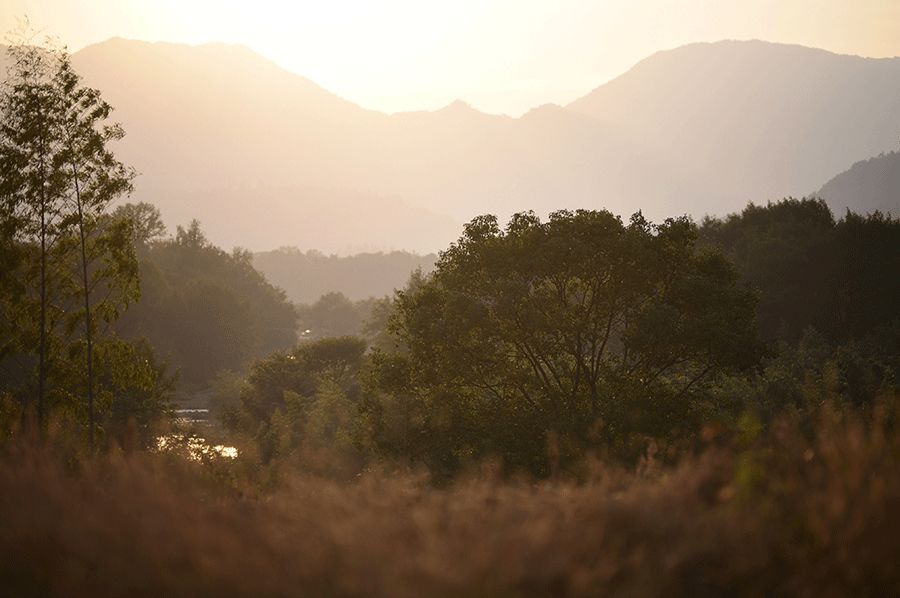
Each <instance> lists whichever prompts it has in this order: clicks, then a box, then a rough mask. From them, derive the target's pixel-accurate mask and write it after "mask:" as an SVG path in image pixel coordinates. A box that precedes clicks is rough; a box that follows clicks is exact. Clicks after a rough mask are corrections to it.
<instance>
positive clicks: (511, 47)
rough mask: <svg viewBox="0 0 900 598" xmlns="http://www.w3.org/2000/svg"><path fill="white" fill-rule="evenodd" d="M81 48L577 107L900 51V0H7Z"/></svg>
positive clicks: (400, 97) (373, 93)
mask: <svg viewBox="0 0 900 598" xmlns="http://www.w3.org/2000/svg"><path fill="white" fill-rule="evenodd" d="M0 5H2V8H0V29H2V30H3V31H10V30H11V29H13V28H14V27H15V24H16V20H17V18H18V17H21V16H22V15H26V14H27V15H28V17H29V18H30V20H31V22H32V25H33V26H34V27H36V28H38V29H41V30H44V31H46V32H47V33H52V34H54V35H56V36H58V37H60V38H61V40H62V41H63V42H64V43H66V44H68V46H69V48H70V49H72V50H78V49H80V48H82V47H84V46H86V45H89V44H92V43H95V42H99V41H103V40H105V39H108V38H110V37H113V36H119V37H125V38H132V39H142V40H148V41H172V42H184V43H190V44H197V43H204V42H211V41H219V42H230V43H241V44H245V45H247V46H249V47H251V48H253V49H254V50H256V51H258V52H260V53H261V54H263V55H265V56H267V57H268V58H270V59H272V60H274V61H275V62H277V63H278V64H280V65H281V66H283V67H285V68H287V69H289V70H291V71H294V72H296V73H299V74H301V75H304V76H306V77H309V78H310V79H312V80H313V81H315V82H316V83H318V84H320V85H322V86H323V87H325V88H326V89H329V90H330V91H333V92H335V93H337V94H339V95H341V96H343V97H345V98H347V99H349V100H352V101H354V102H356V103H358V104H361V105H363V106H365V107H367V108H373V109H377V110H383V111H386V112H396V111H402V110H416V109H435V108H439V107H441V106H443V105H446V104H448V103H449V102H451V101H452V100H454V99H457V98H460V99H463V100H465V101H467V102H469V103H470V104H472V105H474V106H475V107H477V108H479V109H482V110H485V111H487V112H496V113H508V114H513V115H518V114H520V113H522V112H524V111H526V110H527V109H529V108H531V107H534V106H537V105H540V104H543V103H547V102H555V103H567V102H569V101H571V100H573V99H575V98H577V97H579V96H581V95H583V94H585V93H587V92H588V91H590V90H591V89H593V88H594V87H596V86H598V85H600V84H601V83H603V82H605V81H607V80H609V79H610V78H612V77H615V76H616V75H618V74H620V73H622V72H623V71H625V70H627V69H628V68H629V67H630V66H632V65H633V64H634V63H635V62H637V61H638V60H640V59H642V58H644V57H646V56H648V55H649V54H652V53H653V52H655V51H657V50H663V49H668V48H673V47H677V46H680V45H683V44H686V43H690V42H695V41H715V40H719V39H763V40H768V41H776V42H786V43H796V44H802V45H806V46H814V47H820V48H825V49H827V50H832V51H835V52H840V53H847V54H859V55H862V56H873V57H885V56H897V55H900V0H593V1H591V0H445V1H442V2H436V1H431V0H381V1H379V0H313V1H308V0H0Z"/></svg>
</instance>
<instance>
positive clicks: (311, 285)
mask: <svg viewBox="0 0 900 598" xmlns="http://www.w3.org/2000/svg"><path fill="white" fill-rule="evenodd" d="M436 260H437V256H436V255H434V254H429V255H416V254H413V253H407V252H405V251H392V252H390V253H359V254H357V255H351V256H344V257H338V256H336V255H325V254H324V253H322V252H319V251H306V252H302V251H300V250H298V249H295V248H292V247H282V248H280V249H276V250H274V251H263V252H260V253H257V254H254V256H253V265H254V266H255V267H256V269H257V270H259V271H260V272H262V273H263V274H264V275H265V277H266V279H267V280H268V281H269V282H271V283H272V284H274V285H276V286H278V287H280V288H282V289H284V291H285V292H286V293H287V296H288V299H290V300H291V301H293V302H295V303H314V302H315V301H316V300H318V299H319V297H321V296H322V295H324V294H325V293H329V292H339V293H343V294H344V295H345V296H346V297H348V298H349V299H351V300H353V301H360V300H362V299H368V298H370V297H384V296H386V295H392V294H393V292H394V290H395V289H402V288H404V287H405V286H406V284H407V282H409V277H410V275H411V274H412V273H413V271H415V270H417V269H421V270H422V271H423V272H430V271H431V270H432V269H433V268H434V263H435V261H436Z"/></svg>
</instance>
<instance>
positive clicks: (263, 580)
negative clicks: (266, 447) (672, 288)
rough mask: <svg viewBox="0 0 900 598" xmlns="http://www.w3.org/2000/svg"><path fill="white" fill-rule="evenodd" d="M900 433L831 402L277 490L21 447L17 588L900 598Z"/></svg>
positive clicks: (5, 466)
mask: <svg viewBox="0 0 900 598" xmlns="http://www.w3.org/2000/svg"><path fill="white" fill-rule="evenodd" d="M890 430H891V428H890V427H889V426H886V425H884V424H883V423H880V422H879V423H871V422H870V423H864V422H862V421H859V420H855V419H848V418H846V417H845V416H842V415H840V414H837V413H834V412H827V413H826V414H824V415H823V417H822V418H820V422H819V424H818V426H817V427H816V428H815V429H814V430H813V431H807V432H806V433H804V432H803V431H802V426H801V425H799V424H798V423H797V422H795V421H792V420H784V421H782V422H780V423H779V424H777V425H776V426H773V428H772V430H771V432H770V433H768V434H766V435H764V436H762V437H760V438H757V439H755V440H753V439H751V440H747V439H743V440H741V441H734V442H732V441H723V442H722V443H721V444H722V445H723V446H718V447H711V448H710V449H709V450H708V451H707V452H705V453H704V454H702V455H701V456H699V457H696V458H693V459H691V460H688V461H685V462H683V463H682V464H681V465H679V466H678V467H676V468H674V469H669V470H666V469H660V468H656V467H654V466H653V464H652V463H649V464H645V467H643V468H642V470H641V471H640V472H625V471H620V470H613V469H608V468H604V467H601V466H596V465H595V466H593V467H592V468H591V469H590V471H589V473H588V474H587V476H586V478H585V479H582V480H580V481H578V482H575V481H566V480H562V479H558V480H552V481H549V482H539V483H536V482H531V481H528V480H509V479H501V478H499V477H498V476H496V475H495V474H494V473H493V471H494V470H492V469H491V468H490V467H485V469H484V470H483V471H481V472H479V473H473V474H472V475H469V476H467V477H465V478H463V479H460V480H458V481H457V482H456V483H454V484H452V485H450V486H448V487H441V488H436V487H434V486H432V485H430V484H429V483H428V480H427V479H426V478H425V477H424V476H416V475H412V474H402V475H401V474H387V473H383V472H382V473H378V472H370V473H366V474H363V475H362V476H360V478H359V479H358V480H356V481H353V482H345V481H335V480H333V479H332V480H328V479H323V478H319V477H310V476H304V475H300V474H294V475H287V476H282V481H281V482H280V483H279V485H278V487H277V488H276V489H274V490H270V491H264V492H261V491H259V490H258V489H257V487H256V486H252V485H247V486H245V485H243V484H242V483H238V482H235V481H234V480H236V479H240V478H241V476H240V475H238V474H234V475H231V476H230V477H229V476H222V475H219V474H221V472H222V471H226V472H227V471H228V470H227V468H228V467H238V466H237V465H233V466H230V465H221V464H220V465H213V466H212V467H213V469H212V470H211V469H210V466H209V465H204V464H198V463H191V462H188V461H186V460H182V459H176V458H173V457H171V456H169V457H167V456H164V455H147V454H139V453H135V454H133V455H131V456H124V455H122V454H118V455H110V456H107V457H104V458H102V459H95V460H91V461H85V460H82V461H79V462H77V463H75V464H73V463H72V462H69V463H68V464H67V463H66V462H65V461H64V460H61V459H60V458H59V457H58V456H57V455H55V454H51V453H50V452H48V451H46V450H43V451H42V450H34V449H28V448H22V447H21V446H19V447H8V448H7V450H6V452H5V454H4V456H3V459H2V465H0V490H2V492H0V583H2V585H0V593H2V594H3V595H8V596H29V595H51V596H105V595H120V596H197V595H215V596H243V595H270V596H391V597H406V596H409V597H412V596H594V595H623V596H705V595H729V596H733V595H738V596H740V595H748V596H759V595H800V596H838V595H878V596H887V595H898V594H900V568H898V567H897V563H898V562H900V476H898V473H900V468H898V465H900V440H898V436H897V434H894V433H892V432H890ZM221 467H224V468H226V469H225V470H222V469H216V468H221ZM211 471H213V472H218V473H216V475H212V474H211ZM232 473H233V472H232Z"/></svg>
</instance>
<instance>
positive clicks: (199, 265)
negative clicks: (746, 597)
mask: <svg viewBox="0 0 900 598" xmlns="http://www.w3.org/2000/svg"><path fill="white" fill-rule="evenodd" d="M114 216H115V217H118V218H121V219H125V220H128V221H130V222H133V223H135V226H136V228H137V230H138V231H140V234H137V235H136V236H135V245H136V253H137V261H138V267H139V272H140V280H141V300H140V302H139V303H137V304H136V305H134V306H133V307H132V308H131V309H129V310H128V311H127V312H126V313H125V314H123V316H122V317H121V318H120V319H119V320H118V322H116V325H115V330H116V332H118V334H119V335H120V336H122V337H123V338H126V339H140V338H143V339H147V340H148V341H149V343H150V344H151V345H152V346H153V347H154V349H155V350H156V352H157V355H159V357H160V359H162V360H164V361H165V362H167V363H168V364H170V366H171V368H172V369H173V373H174V374H176V375H177V380H178V382H179V385H180V387H181V388H182V389H185V390H191V389H198V388H201V387H204V386H206V385H207V384H208V383H209V381H210V380H212V379H213V378H215V376H216V375H217V374H219V373H220V372H222V371H233V372H242V371H244V370H245V369H246V368H247V367H248V366H249V364H250V362H251V361H252V360H254V359H259V358H261V357H264V356H266V355H269V354H271V353H272V352H273V351H276V350H283V349H288V348H290V347H292V346H293V345H295V344H296V342H297V313H296V311H295V309H294V306H293V305H292V304H291V303H290V302H289V301H288V300H287V299H286V297H285V294H284V292H283V291H282V290H280V289H278V288H276V287H274V286H272V285H271V284H269V283H268V282H267V281H266V279H265V278H264V277H263V276H262V274H260V273H259V272H258V271H257V270H255V269H254V267H253V265H252V257H251V254H250V252H248V251H242V250H239V249H235V250H234V251H232V252H231V253H228V252H226V251H223V250H222V249H219V248H218V247H215V246H213V245H212V244H211V243H209V241H208V240H207V239H206V237H205V236H204V235H203V232H202V230H201V229H200V224H199V223H198V222H197V221H196V220H195V221H193V222H192V223H191V224H190V225H189V226H188V227H187V228H182V227H180V226H179V227H178V228H177V230H176V234H175V235H174V236H173V237H167V236H166V235H165V228H164V227H163V225H162V221H161V218H160V215H159V212H158V210H157V209H156V208H155V207H153V206H151V205H148V204H136V205H135V204H128V205H125V206H122V207H120V208H118V209H117V210H116V211H115V213H114Z"/></svg>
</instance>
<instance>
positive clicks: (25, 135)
mask: <svg viewBox="0 0 900 598" xmlns="http://www.w3.org/2000/svg"><path fill="white" fill-rule="evenodd" d="M7 52H8V55H9V58H10V62H11V67H10V70H9V73H8V76H7V79H6V81H5V82H4V85H3V94H2V96H0V113H2V126H0V199H2V201H3V206H2V219H3V232H4V235H5V238H4V250H5V251H4V253H5V255H6V256H7V257H6V258H5V259H7V260H10V261H11V262H14V264H13V263H9V264H8V265H9V266H13V265H15V266H18V269H16V270H9V271H8V273H9V274H10V275H9V276H5V277H4V290H5V293H4V294H7V296H8V294H9V293H13V294H15V295H16V300H15V301H13V302H12V303H7V307H8V308H12V307H14V306H15V307H16V308H17V309H15V310H12V309H9V310H8V311H7V312H6V315H7V318H8V319H9V321H10V326H11V328H13V329H15V330H16V331H17V333H14V334H13V336H12V337H10V338H9V339H8V340H7V350H8V351H9V350H14V351H18V352H21V351H24V350H26V347H27V345H28V344H30V339H28V338H27V336H28V334H27V332H28V330H29V329H31V326H30V324H32V322H34V320H36V326H35V327H36V335H35V336H37V339H36V344H37V346H38V350H37V353H38V366H37V368H38V374H37V378H38V380H37V389H36V397H35V401H34V403H35V407H36V410H37V415H38V421H39V422H43V419H44V407H45V405H44V403H45V397H46V392H47V376H48V371H49V368H50V360H51V353H53V350H52V348H51V344H52V338H51V335H52V332H53V330H54V329H55V327H56V325H57V324H58V323H59V321H60V318H59V311H60V310H59V309H58V308H57V309H56V310H54V305H53V301H52V300H53V296H54V295H55V291H56V285H54V284H53V283H54V279H53V277H52V276H51V271H52V270H55V269H56V266H57V264H56V263H55V261H56V258H58V257H59V252H58V251H55V250H56V249H58V248H57V247H56V241H57V240H58V239H59V238H60V236H61V235H62V230H61V229H62V223H61V220H62V217H63V213H64V200H65V190H66V188H67V186H68V181H67V177H66V176H65V174H64V173H63V171H62V170H61V169H60V167H59V166H60V150H61V146H62V139H61V137H60V130H59V128H58V127H57V126H56V124H57V122H58V115H59V98H58V95H57V89H56V88H55V86H54V81H53V74H54V67H55V65H54V62H55V58H56V55H55V54H53V53H52V52H49V51H47V50H45V49H44V48H42V47H39V46H36V45H34V44H32V43H31V39H24V38H23V39H21V40H20V41H19V42H18V43H16V44H13V45H11V46H9V47H8V48H7ZM35 254H36V256H37V258H36V259H35V260H26V259H25V257H26V256H34V255H35ZM13 273H15V276H13V275H12V274H13ZM32 283H34V284H33V286H36V287H37V290H36V293H34V292H32V289H33V286H32ZM15 286H18V287H19V288H18V289H15V288H13V287H15ZM35 294H36V297H35V296H34V295H35ZM35 302H36V309H33V308H32V307H33V306H34V304H35ZM13 311H16V312H18V313H16V314H15V315H13V313H12V312H13ZM34 311H36V312H37V314H36V317H35V314H34V313H33V312H34Z"/></svg>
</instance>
